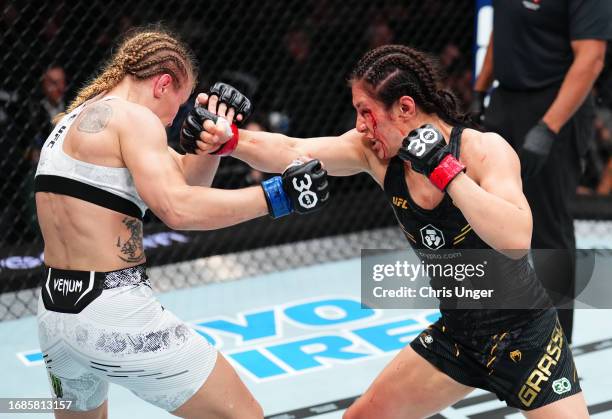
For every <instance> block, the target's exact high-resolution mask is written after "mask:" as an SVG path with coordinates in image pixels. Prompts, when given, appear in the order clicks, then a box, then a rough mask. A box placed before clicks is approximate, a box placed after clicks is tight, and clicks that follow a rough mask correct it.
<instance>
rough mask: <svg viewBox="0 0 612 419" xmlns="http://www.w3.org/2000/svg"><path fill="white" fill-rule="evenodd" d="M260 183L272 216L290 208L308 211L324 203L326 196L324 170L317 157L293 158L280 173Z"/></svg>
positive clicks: (285, 213)
mask: <svg viewBox="0 0 612 419" xmlns="http://www.w3.org/2000/svg"><path fill="white" fill-rule="evenodd" d="M261 187H262V188H263V190H264V195H265V197H266V202H267V204H268V211H269V212H270V215H271V216H272V217H273V218H278V217H282V216H284V215H287V214H290V213H291V212H292V211H295V212H297V213H298V214H307V213H310V212H313V211H316V210H318V209H319V208H321V207H323V206H324V205H325V204H326V203H327V201H328V200H329V183H328V182H327V171H326V170H325V169H323V168H322V167H321V163H320V162H319V161H318V160H311V161H309V162H307V163H302V162H300V161H296V162H294V163H293V164H292V165H290V166H289V167H288V168H287V169H286V170H285V172H284V173H283V175H282V176H275V177H273V178H271V179H268V180H266V181H264V182H262V184H261Z"/></svg>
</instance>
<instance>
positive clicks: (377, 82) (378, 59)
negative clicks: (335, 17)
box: [349, 45, 475, 127]
mask: <svg viewBox="0 0 612 419" xmlns="http://www.w3.org/2000/svg"><path fill="white" fill-rule="evenodd" d="M349 82H350V83H355V82H364V83H365V87H366V89H367V90H369V93H370V94H371V96H372V97H373V98H375V99H376V100H379V101H380V102H382V103H383V104H384V105H385V107H386V108H387V109H388V108H390V107H391V106H392V105H393V103H395V101H396V100H397V99H399V98H400V97H402V96H411V97H412V98H413V99H414V101H415V102H416V104H417V105H418V106H419V107H420V108H421V109H422V110H423V111H424V112H426V113H435V114H436V115H438V116H439V117H440V118H442V120H443V121H444V122H446V123H448V124H451V125H465V126H469V127H475V124H474V122H473V121H472V118H471V117H470V115H469V114H467V113H463V112H461V111H460V109H459V105H458V102H457V98H456V97H455V95H454V94H453V93H452V92H451V91H450V90H447V89H444V88H442V83H441V81H440V73H439V71H438V69H437V67H436V66H435V65H434V63H433V61H432V60H431V59H430V58H429V57H428V56H427V55H426V54H424V53H422V52H420V51H417V50H415V49H413V48H410V47H407V46H404V45H384V46H382V47H378V48H376V49H373V50H372V51H370V52H368V53H366V54H365V55H364V56H363V57H362V58H361V59H360V60H359V62H358V63H357V65H356V66H355V68H354V69H353V71H352V73H351V76H350V79H349Z"/></svg>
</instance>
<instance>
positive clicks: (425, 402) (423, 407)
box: [344, 346, 473, 419]
mask: <svg viewBox="0 0 612 419" xmlns="http://www.w3.org/2000/svg"><path fill="white" fill-rule="evenodd" d="M472 390H473V388H472V387H468V386H466V385H463V384H461V383H459V382H457V381H455V380H453V379H452V378H450V377H449V376H448V375H446V374H444V373H442V372H440V371H439V370H438V369H436V368H435V367H434V366H433V365H431V364H430V363H429V362H428V361H426V360H425V359H424V358H422V357H421V356H420V355H419V354H417V353H416V352H415V351H414V349H412V348H411V347H410V346H406V347H405V348H404V349H403V350H402V351H401V352H400V353H399V354H398V355H397V356H396V357H395V358H394V359H393V361H391V363H389V364H388V365H387V366H386V367H385V369H384V370H383V371H382V372H381V373H380V375H379V376H378V377H377V378H376V379H375V380H374V382H373V383H372V385H371V386H370V388H369V389H368V390H367V391H366V392H365V394H364V395H363V396H361V397H360V398H359V399H358V400H357V401H356V402H355V403H354V404H353V405H352V406H351V407H350V408H349V409H348V410H347V411H346V413H345V415H344V419H357V418H374V417H375V418H380V419H385V418H402V419H408V418H424V417H428V416H430V415H432V414H434V413H436V412H439V411H440V410H442V409H444V408H446V407H447V406H450V405H451V404H453V403H455V402H457V401H458V400H461V399H462V398H464V397H465V396H466V395H467V394H469V393H470V392H471V391H472Z"/></svg>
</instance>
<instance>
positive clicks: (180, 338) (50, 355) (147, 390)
mask: <svg viewBox="0 0 612 419" xmlns="http://www.w3.org/2000/svg"><path fill="white" fill-rule="evenodd" d="M38 334H39V340H40V347H41V350H42V353H43V359H44V361H45V365H46V367H47V370H48V375H49V381H50V384H51V388H52V391H53V393H54V395H55V396H56V397H58V398H59V399H65V400H71V401H72V405H71V407H70V410H75V411H86V410H92V409H95V408H97V407H99V406H100V405H101V404H102V403H103V402H104V401H105V400H106V398H107V393H108V384H109V383H116V384H119V385H121V386H123V387H125V388H127V389H129V390H131V391H132V393H134V394H135V395H137V396H138V397H140V398H141V399H143V400H145V401H147V402H149V403H152V404H154V405H156V406H159V407H161V408H162V409H165V410H167V411H169V412H172V411H174V410H176V409H178V408H179V407H180V406H181V405H182V404H183V403H185V402H186V401H187V400H188V399H189V398H190V397H191V396H193V395H194V394H195V392H196V391H198V389H199V388H200V387H201V386H202V384H203V383H204V382H205V381H206V379H207V378H208V376H209V375H210V372H211V371H212V369H213V367H214V366H215V361H216V359H217V351H216V349H215V348H214V347H213V346H211V345H210V344H209V343H208V341H206V340H205V339H204V338H203V337H202V336H200V335H199V334H197V333H196V332H195V331H194V330H193V329H191V328H190V327H189V326H187V325H186V324H185V323H183V322H182V321H181V320H179V319H178V318H177V317H176V316H175V315H174V314H172V313H171V312H169V311H168V310H166V309H164V307H162V305H161V304H160V303H159V302H158V301H157V300H156V299H155V297H154V296H153V291H152V290H151V286H150V284H149V281H148V279H147V276H146V271H145V267H144V265H139V266H135V267H132V268H127V269H122V270H119V271H113V272H84V271H67V270H58V269H52V268H46V269H45V278H44V282H43V284H42V290H41V298H40V299H39V302H38Z"/></svg>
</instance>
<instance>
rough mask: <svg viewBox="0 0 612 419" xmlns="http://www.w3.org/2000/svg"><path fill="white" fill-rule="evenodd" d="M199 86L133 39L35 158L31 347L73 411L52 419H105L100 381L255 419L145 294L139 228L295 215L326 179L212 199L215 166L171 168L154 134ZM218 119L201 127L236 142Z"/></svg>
mask: <svg viewBox="0 0 612 419" xmlns="http://www.w3.org/2000/svg"><path fill="white" fill-rule="evenodd" d="M196 74H197V68H196V64H195V62H194V60H193V58H192V54H191V52H190V51H189V49H188V47H187V46H186V45H184V44H183V43H182V42H181V41H179V40H178V39H177V38H176V36H174V35H172V34H170V33H169V32H167V31H164V30H161V29H159V28H149V29H146V28H145V29H140V30H137V31H134V32H132V33H130V34H128V36H127V37H126V38H125V40H124V41H123V42H122V43H121V45H120V46H119V48H118V50H117V52H116V53H115V54H114V55H113V56H112V57H111V59H110V61H109V62H108V64H107V66H106V67H105V68H104V70H103V71H102V73H101V74H100V75H99V76H98V77H97V78H95V79H94V80H93V81H92V82H90V83H89V84H88V85H87V86H86V87H84V88H83V89H82V90H81V91H80V93H79V94H78V96H77V98H76V99H75V100H74V102H73V103H72V104H71V105H70V107H69V108H68V111H67V113H66V114H65V115H62V116H61V117H60V119H59V121H58V122H57V125H56V127H55V129H54V130H53V132H52V133H51V135H50V136H49V138H48V139H47V141H46V142H45V145H44V146H43V149H42V153H41V157H40V162H39V165H38V169H37V173H36V179H35V186H36V207H37V211H38V220H39V223H40V228H41V230H42V234H43V238H44V241H45V248H44V255H45V265H46V268H45V272H44V281H43V285H42V290H41V299H40V301H39V306H38V327H39V339H40V345H41V350H42V352H43V358H44V361H45V364H46V367H47V370H48V373H49V379H50V383H51V387H52V389H53V392H54V393H55V395H56V397H58V398H59V399H60V400H69V401H71V402H72V404H71V406H70V408H69V410H68V411H64V410H56V411H55V415H56V417H57V418H103V417H106V416H107V406H108V403H107V401H106V399H107V392H108V383H109V382H112V383H116V384H120V385H122V386H124V387H126V388H128V389H130V390H131V391H132V392H133V393H134V394H136V395H137V396H138V397H140V398H142V399H143V400H145V401H147V402H149V403H152V404H154V405H156V406H158V407H161V408H163V409H165V410H167V411H169V412H172V414H174V415H177V416H180V417H185V418H235V419H244V418H261V417H262V416H263V415H262V410H261V407H260V406H259V404H258V403H257V402H256V401H255V400H254V399H253V397H252V395H251V394H250V392H249V391H248V390H247V388H246V387H245V386H244V384H243V383H242V382H241V381H240V379H239V377H238V375H237V374H236V372H235V371H234V369H233V368H232V367H231V366H230V364H229V363H228V362H227V361H226V360H225V359H224V358H223V356H221V355H220V354H217V352H216V350H215V348H214V347H212V346H211V345H210V344H209V343H208V342H207V341H206V340H205V339H204V338H203V337H202V336H200V335H198V334H197V333H195V332H194V331H193V330H192V329H191V328H189V327H188V326H187V325H185V324H184V323H183V322H182V321H181V320H179V319H178V318H177V317H175V316H174V315H173V314H172V313H170V312H169V311H168V310H166V309H164V307H162V306H161V304H160V303H159V302H158V301H157V300H156V299H155V297H154V296H153V293H152V290H151V287H150V284H149V281H148V279H147V275H146V270H145V254H144V247H143V237H142V230H143V228H142V221H141V218H142V216H143V214H144V212H145V210H146V209H147V208H150V209H151V210H152V211H153V212H154V213H155V214H156V215H157V216H158V217H159V218H160V219H161V220H162V221H163V222H164V223H165V224H167V225H168V226H170V227H171V228H175V229H190V230H206V229H214V228H220V227H224V226H229V225H232V224H236V223H239V222H242V221H245V220H249V219H252V218H255V217H259V216H262V215H265V214H268V213H271V215H273V216H280V215H283V214H286V213H289V212H291V211H292V210H295V211H297V212H301V213H305V212H309V211H312V210H315V209H316V208H317V207H319V206H321V205H322V203H323V202H324V201H325V200H326V199H327V187H326V182H325V176H326V174H325V172H324V171H323V170H321V168H320V165H319V164H318V162H316V161H314V160H313V161H309V162H308V163H304V164H299V165H295V166H293V167H291V168H290V169H288V170H287V171H286V172H285V173H284V174H283V176H282V178H281V177H278V176H277V177H276V178H272V179H270V180H268V181H266V182H267V183H265V184H263V185H262V186H263V188H260V187H257V186H254V187H250V188H245V189H241V190H234V191H229V190H218V189H212V188H210V187H209V186H210V183H211V180H212V177H213V175H214V172H215V170H216V168H217V165H218V159H219V157H218V156H216V155H201V156H194V155H188V156H181V155H179V154H178V153H176V152H174V151H173V150H172V149H170V148H169V147H168V144H167V138H166V133H165V130H164V126H168V125H170V124H171V122H172V120H173V119H174V117H175V115H176V113H177V111H178V108H179V105H180V104H181V103H183V102H185V101H186V100H187V99H188V98H189V96H190V94H191V92H192V90H193V87H194V83H195V79H196ZM228 103H229V105H230V106H231V109H225V110H224V112H223V115H224V116H226V117H227V119H228V120H229V121H232V120H233V118H234V114H235V111H234V109H241V110H242V111H243V112H244V113H245V114H247V113H248V112H247V111H248V109H249V108H250V103H248V101H247V100H246V99H245V98H244V97H239V96H236V97H234V98H233V100H232V101H229V102H228ZM244 116H247V115H244ZM241 118H242V116H241V115H239V116H238V119H241ZM224 121H225V120H223V119H220V120H219V123H217V124H216V125H215V124H213V123H209V125H208V126H207V128H208V129H210V130H211V131H213V132H217V131H218V133H221V132H226V131H228V132H232V131H231V129H230V124H229V123H225V124H224V123H223V122H224ZM234 130H235V129H234ZM304 176H308V177H309V179H312V180H313V182H314V184H315V185H316V186H317V187H318V188H317V189H316V190H315V189H314V186H313V190H312V191H311V193H312V194H314V195H315V196H317V198H318V200H317V203H316V205H311V206H309V207H308V208H304V207H301V206H300V202H298V194H297V193H296V191H292V190H291V189H289V190H288V189H287V188H288V185H290V184H291V182H292V181H302V178H303V177H304ZM321 182H323V183H321Z"/></svg>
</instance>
